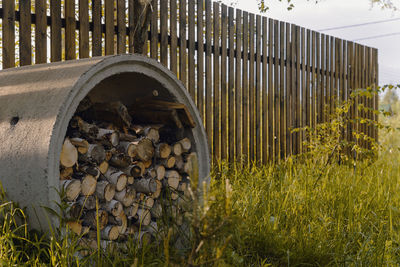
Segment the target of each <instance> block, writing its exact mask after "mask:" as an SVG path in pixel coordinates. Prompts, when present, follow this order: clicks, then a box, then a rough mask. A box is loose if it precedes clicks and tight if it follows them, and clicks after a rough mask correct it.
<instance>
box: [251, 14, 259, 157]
mask: <svg viewBox="0 0 400 267" xmlns="http://www.w3.org/2000/svg"><path fill="white" fill-rule="evenodd" d="M249 29H250V30H249V48H250V50H249V155H250V157H249V160H250V161H254V160H255V147H256V145H257V144H256V137H255V136H256V119H255V110H256V107H255V101H256V90H255V85H254V59H255V55H254V43H255V41H254V29H255V15H254V14H252V13H250V18H249Z"/></svg>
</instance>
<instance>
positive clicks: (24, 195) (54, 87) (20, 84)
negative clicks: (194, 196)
mask: <svg viewBox="0 0 400 267" xmlns="http://www.w3.org/2000/svg"><path fill="white" fill-rule="evenodd" d="M154 89H157V91H158V92H159V96H158V97H159V98H160V99H163V100H168V101H176V102H179V103H184V104H186V106H187V107H188V109H189V112H190V113H191V115H192V116H193V118H194V121H195V123H196V127H194V128H192V129H187V130H186V131H188V136H189V137H190V138H191V139H192V142H193V143H194V144H195V148H194V150H195V151H196V152H197V154H198V159H199V181H200V182H202V181H208V180H209V173H210V155H209V150H208V144H207V137H206V134H205V131H204V128H203V125H202V121H201V118H200V115H199V113H198V111H197V109H196V106H195V104H194V103H193V101H192V99H191V98H190V96H189V94H188V93H187V90H186V89H185V87H184V85H183V84H182V83H181V82H180V81H179V80H178V79H177V78H176V76H175V75H174V74H173V73H172V72H170V71H169V70H168V69H166V68H165V67H163V66H162V65H161V64H159V63H158V62H156V61H154V60H152V59H149V58H147V57H143V56H138V55H118V56H109V57H96V58H91V59H83V60H72V61H65V62H58V63H51V64H40V65H34V66H26V67H21V68H15V69H7V70H3V71H0V180H1V182H2V184H3V187H4V189H5V191H6V193H7V195H8V197H9V199H10V200H13V201H16V202H18V203H19V204H20V205H21V206H22V207H27V213H28V216H29V218H30V220H29V222H30V225H31V227H33V228H42V229H46V228H48V220H46V215H45V214H44V210H43V209H42V208H40V207H41V206H47V207H50V208H56V204H55V203H56V202H57V201H59V200H60V199H59V195H58V193H57V190H58V189H59V158H60V152H61V148H62V144H63V141H64V137H65V134H66V131H67V127H68V123H69V121H70V119H71V118H72V116H73V114H74V113H75V111H76V108H77V107H78V105H79V103H80V101H81V100H82V99H83V98H84V97H85V96H86V95H88V94H90V96H91V98H92V97H94V98H95V99H97V100H98V101H103V102H104V101H121V102H123V103H124V104H125V105H129V104H131V103H132V101H133V100H134V99H135V98H138V97H146V96H150V95H152V92H153V90H154Z"/></svg>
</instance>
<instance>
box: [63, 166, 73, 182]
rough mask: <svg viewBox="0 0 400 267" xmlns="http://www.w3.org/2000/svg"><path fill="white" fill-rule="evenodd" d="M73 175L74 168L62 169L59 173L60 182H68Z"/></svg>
mask: <svg viewBox="0 0 400 267" xmlns="http://www.w3.org/2000/svg"><path fill="white" fill-rule="evenodd" d="M73 173H74V168H72V167H68V168H62V169H61V171H60V180H70V179H71V177H72V174H73Z"/></svg>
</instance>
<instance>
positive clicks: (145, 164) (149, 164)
mask: <svg viewBox="0 0 400 267" xmlns="http://www.w3.org/2000/svg"><path fill="white" fill-rule="evenodd" d="M152 164H153V160H151V159H149V160H146V161H143V165H144V168H145V169H148V168H150V167H151V165H152Z"/></svg>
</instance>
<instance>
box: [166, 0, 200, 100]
mask: <svg viewBox="0 0 400 267" xmlns="http://www.w3.org/2000/svg"><path fill="white" fill-rule="evenodd" d="M171 1H175V0H171ZM188 6H189V7H188V31H189V53H188V63H189V66H188V72H189V81H188V84H189V93H190V95H191V97H192V99H193V101H195V100H196V83H195V79H196V75H195V41H196V39H195V26H196V24H195V23H196V22H195V17H196V16H195V2H194V1H189V2H188Z"/></svg>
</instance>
